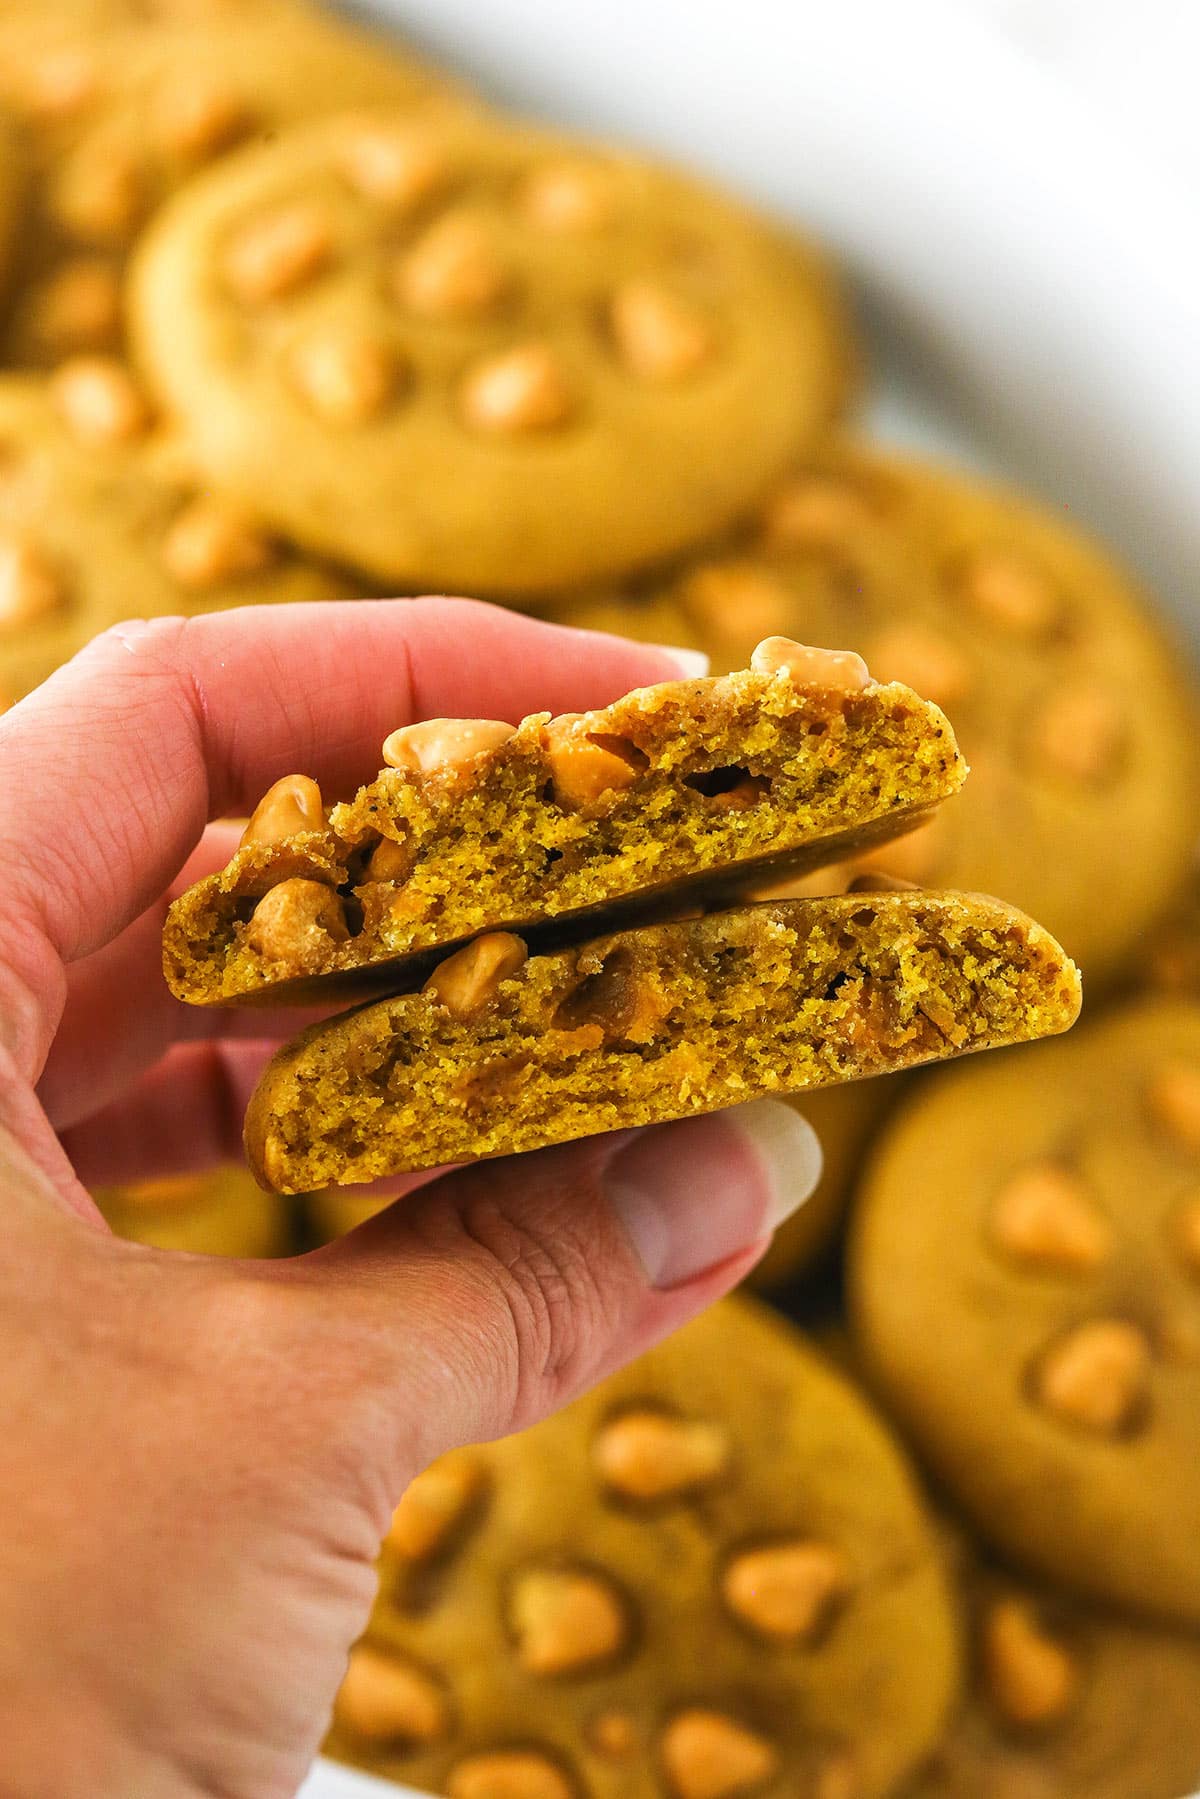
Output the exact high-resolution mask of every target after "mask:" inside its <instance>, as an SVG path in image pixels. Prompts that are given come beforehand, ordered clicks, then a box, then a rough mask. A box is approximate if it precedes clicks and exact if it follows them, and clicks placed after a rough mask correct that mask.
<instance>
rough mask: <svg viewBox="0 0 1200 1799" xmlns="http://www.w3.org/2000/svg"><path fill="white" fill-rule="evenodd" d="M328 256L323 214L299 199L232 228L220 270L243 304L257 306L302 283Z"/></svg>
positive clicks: (328, 229) (327, 229) (327, 227)
mask: <svg viewBox="0 0 1200 1799" xmlns="http://www.w3.org/2000/svg"><path fill="white" fill-rule="evenodd" d="M332 255H333V229H332V226H331V225H330V222H329V219H328V217H327V216H326V214H325V212H324V211H323V210H322V209H321V208H320V207H318V206H315V205H310V204H308V203H306V202H305V201H302V200H301V201H296V202H295V203H294V204H293V205H289V206H280V207H277V208H276V209H275V211H274V212H266V213H260V214H258V215H257V216H256V217H255V218H253V219H250V220H248V221H247V222H246V223H245V224H243V225H242V226H241V227H240V228H239V229H238V230H237V231H235V233H234V234H233V236H232V237H231V238H230V239H229V241H228V242H227V243H226V246H225V253H224V256H223V258H222V274H223V275H224V279H225V284H226V286H227V287H228V288H229V291H230V292H231V293H232V294H234V295H235V296H236V297H237V298H238V299H239V300H241V301H242V302H243V303H244V304H245V305H247V306H261V305H264V304H266V303H267V302H268V301H270V300H280V299H283V298H284V297H285V296H286V295H288V294H293V293H295V292H296V291H297V290H298V289H299V288H301V287H304V286H305V285H306V284H307V283H308V282H310V281H312V280H313V279H314V278H315V277H316V276H317V275H319V274H320V273H321V271H322V269H324V268H325V267H326V266H327V264H328V263H329V261H330V259H331V257H332Z"/></svg>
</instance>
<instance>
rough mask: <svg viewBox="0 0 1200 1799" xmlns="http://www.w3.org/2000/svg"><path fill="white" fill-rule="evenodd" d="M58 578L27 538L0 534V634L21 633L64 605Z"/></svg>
mask: <svg viewBox="0 0 1200 1799" xmlns="http://www.w3.org/2000/svg"><path fill="white" fill-rule="evenodd" d="M66 598H67V595H66V589H65V587H64V586H63V582H62V579H61V577H60V576H59V574H58V572H57V570H56V569H55V568H54V567H53V566H52V564H51V562H50V561H49V559H48V557H47V556H46V555H45V553H44V552H43V551H42V550H40V549H39V548H38V546H37V545H36V544H34V543H31V542H30V541H29V539H28V538H26V537H23V536H20V535H17V534H15V533H10V532H8V531H0V631H17V630H23V629H24V628H25V627H27V626H29V625H34V624H37V623H38V621H39V620H41V619H45V618H51V617H53V615H54V614H55V613H56V612H58V611H59V610H60V609H61V608H62V607H63V606H64V605H65V603H66Z"/></svg>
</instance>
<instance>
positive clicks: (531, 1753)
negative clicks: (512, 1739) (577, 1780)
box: [446, 1749, 576, 1799]
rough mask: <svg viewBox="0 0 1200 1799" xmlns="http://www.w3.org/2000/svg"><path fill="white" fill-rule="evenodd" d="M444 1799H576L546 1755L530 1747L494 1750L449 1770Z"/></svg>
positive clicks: (565, 1778) (468, 1758) (468, 1759)
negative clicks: (445, 1797)
mask: <svg viewBox="0 0 1200 1799" xmlns="http://www.w3.org/2000/svg"><path fill="white" fill-rule="evenodd" d="M446 1793H447V1799H576V1793H575V1788H574V1786H573V1784H572V1782H571V1781H570V1780H568V1778H567V1776H566V1775H565V1774H564V1773H563V1771H562V1769H561V1768H560V1767H558V1765H557V1764H556V1763H555V1762H552V1761H551V1760H550V1758H549V1756H545V1755H539V1754H538V1753H537V1751H536V1750H533V1749H494V1750H490V1751H485V1752H484V1753H483V1754H482V1755H471V1756H468V1757H467V1759H466V1761H462V1762H459V1763H458V1765H457V1767H455V1768H453V1769H451V1772H450V1777H449V1780H448V1781H447V1784H446Z"/></svg>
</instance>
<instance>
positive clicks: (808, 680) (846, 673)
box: [750, 637, 871, 693]
mask: <svg viewBox="0 0 1200 1799" xmlns="http://www.w3.org/2000/svg"><path fill="white" fill-rule="evenodd" d="M750 666H751V668H752V669H753V670H754V672H755V674H759V675H777V674H786V675H787V677H788V679H789V680H790V681H794V682H795V683H796V685H797V687H824V688H828V689H829V690H831V691H832V692H835V693H858V692H860V691H861V689H862V688H864V687H869V686H870V685H871V676H870V673H869V671H868V669H867V665H866V663H865V662H864V661H863V659H862V657H861V656H856V655H855V654H854V652H853V650H818V649H813V648H812V647H811V646H810V645H809V644H806V643H796V642H794V641H793V640H792V638H790V637H768V638H765V639H764V641H763V642H762V643H760V644H759V645H758V647H757V648H756V649H755V651H754V653H753V655H752V656H751V658H750Z"/></svg>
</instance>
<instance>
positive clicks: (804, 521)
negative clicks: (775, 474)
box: [762, 475, 875, 549]
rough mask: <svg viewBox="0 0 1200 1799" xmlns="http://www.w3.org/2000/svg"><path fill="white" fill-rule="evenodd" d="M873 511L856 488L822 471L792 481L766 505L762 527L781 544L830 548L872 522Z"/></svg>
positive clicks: (776, 543)
mask: <svg viewBox="0 0 1200 1799" xmlns="http://www.w3.org/2000/svg"><path fill="white" fill-rule="evenodd" d="M874 516H875V514H874V511H873V509H872V508H871V506H870V505H869V504H868V502H867V500H866V498H865V497H864V495H863V494H861V493H860V492H859V491H858V489H857V488H854V487H851V486H850V485H849V484H848V483H847V482H845V481H838V480H835V479H832V478H830V477H826V476H823V475H805V476H801V477H800V478H798V479H796V480H793V481H789V482H788V483H787V484H786V485H785V486H783V487H781V488H779V489H778V491H777V492H776V493H775V494H774V495H773V496H772V497H771V499H770V500H769V501H768V502H767V504H766V506H765V507H764V508H763V513H762V529H763V533H764V535H765V537H766V539H767V541H768V543H770V544H772V545H776V546H778V547H780V548H788V547H792V548H796V549H829V548H832V547H835V546H837V545H839V544H842V543H845V542H849V541H850V540H851V539H853V538H854V537H855V536H856V535H857V534H858V533H859V532H860V531H862V530H863V529H864V528H865V527H867V526H868V525H870V524H871V523H872V521H873V519H874Z"/></svg>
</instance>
